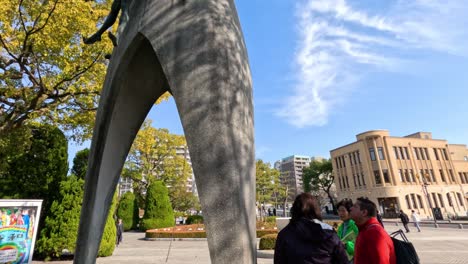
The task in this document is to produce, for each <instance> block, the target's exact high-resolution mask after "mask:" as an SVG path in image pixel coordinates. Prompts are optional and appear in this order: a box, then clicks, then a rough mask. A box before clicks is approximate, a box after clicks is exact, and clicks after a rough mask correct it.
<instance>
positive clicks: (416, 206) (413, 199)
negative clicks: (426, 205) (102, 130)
mask: <svg viewBox="0 0 468 264" xmlns="http://www.w3.org/2000/svg"><path fill="white" fill-rule="evenodd" d="M411 201H413V206H414V208H415V209H417V208H418V205H417V204H416V197H414V193H412V194H411Z"/></svg>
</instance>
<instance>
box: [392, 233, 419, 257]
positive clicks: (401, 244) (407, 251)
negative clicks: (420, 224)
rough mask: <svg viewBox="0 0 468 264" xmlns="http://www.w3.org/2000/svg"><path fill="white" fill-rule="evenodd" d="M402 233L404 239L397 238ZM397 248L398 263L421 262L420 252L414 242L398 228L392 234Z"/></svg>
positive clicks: (394, 245)
mask: <svg viewBox="0 0 468 264" xmlns="http://www.w3.org/2000/svg"><path fill="white" fill-rule="evenodd" d="M398 235H400V236H401V237H402V239H403V240H400V239H397V238H396V236H398ZM390 236H391V237H392V241H393V247H394V248H395V255H396V263H397V264H419V263H420V262H419V257H418V253H416V249H415V248H414V246H413V244H412V243H411V242H409V240H408V238H406V235H405V233H404V232H403V230H401V229H400V230H398V231H395V232H393V233H391V234H390Z"/></svg>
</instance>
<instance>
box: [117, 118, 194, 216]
mask: <svg viewBox="0 0 468 264" xmlns="http://www.w3.org/2000/svg"><path fill="white" fill-rule="evenodd" d="M186 145H187V143H186V141H185V137H184V136H180V135H175V134H171V133H169V130H167V129H164V128H161V129H158V128H154V127H152V125H151V120H148V121H145V123H144V124H143V126H142V127H141V129H140V131H139V132H138V134H137V136H136V138H135V141H134V142H133V145H132V148H131V150H130V153H129V156H128V159H127V162H126V164H125V168H124V172H123V177H130V178H131V179H132V180H133V182H134V189H135V190H136V195H137V198H138V199H140V206H142V204H144V203H143V200H144V198H145V197H144V193H146V189H147V188H148V186H149V185H150V184H151V183H152V182H154V181H162V182H163V183H164V185H166V186H167V187H168V189H169V196H170V199H171V203H172V206H173V208H174V209H175V210H181V211H183V210H187V209H188V208H187V207H189V208H190V203H189V202H187V201H193V200H194V199H193V197H191V193H187V192H186V189H187V180H188V177H189V176H190V175H191V174H192V168H191V166H190V165H189V164H188V162H187V160H186V159H185V158H184V157H183V156H181V155H177V153H176V150H177V149H178V148H179V149H181V150H182V149H186ZM194 202H195V201H194Z"/></svg>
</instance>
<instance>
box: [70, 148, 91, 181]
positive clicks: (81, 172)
mask: <svg viewBox="0 0 468 264" xmlns="http://www.w3.org/2000/svg"><path fill="white" fill-rule="evenodd" d="M88 157H89V148H85V149H83V150H80V151H78V152H77V153H76V154H75V157H74V158H73V167H72V170H71V172H72V173H73V174H74V175H76V176H78V177H79V178H81V179H84V178H85V176H86V171H87V170H88Z"/></svg>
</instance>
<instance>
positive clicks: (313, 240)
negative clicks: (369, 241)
mask: <svg viewBox="0 0 468 264" xmlns="http://www.w3.org/2000/svg"><path fill="white" fill-rule="evenodd" d="M274 263H275V264H287V263H291V264H329V263H333V264H335V263H336V264H346V263H348V256H347V255H346V251H345V249H344V246H343V243H342V242H341V240H340V239H339V238H338V235H337V234H336V233H335V231H334V230H333V228H332V227H331V226H329V225H327V224H325V223H322V215H321V213H320V207H319V205H318V201H317V199H316V198H315V197H314V196H312V195H310V194H308V193H302V194H300V195H298V196H297V197H296V199H295V201H294V203H293V206H292V208H291V221H290V222H289V224H288V225H287V226H286V227H285V228H284V229H283V230H281V231H280V232H279V234H278V238H277V240H276V245H275V256H274Z"/></svg>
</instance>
